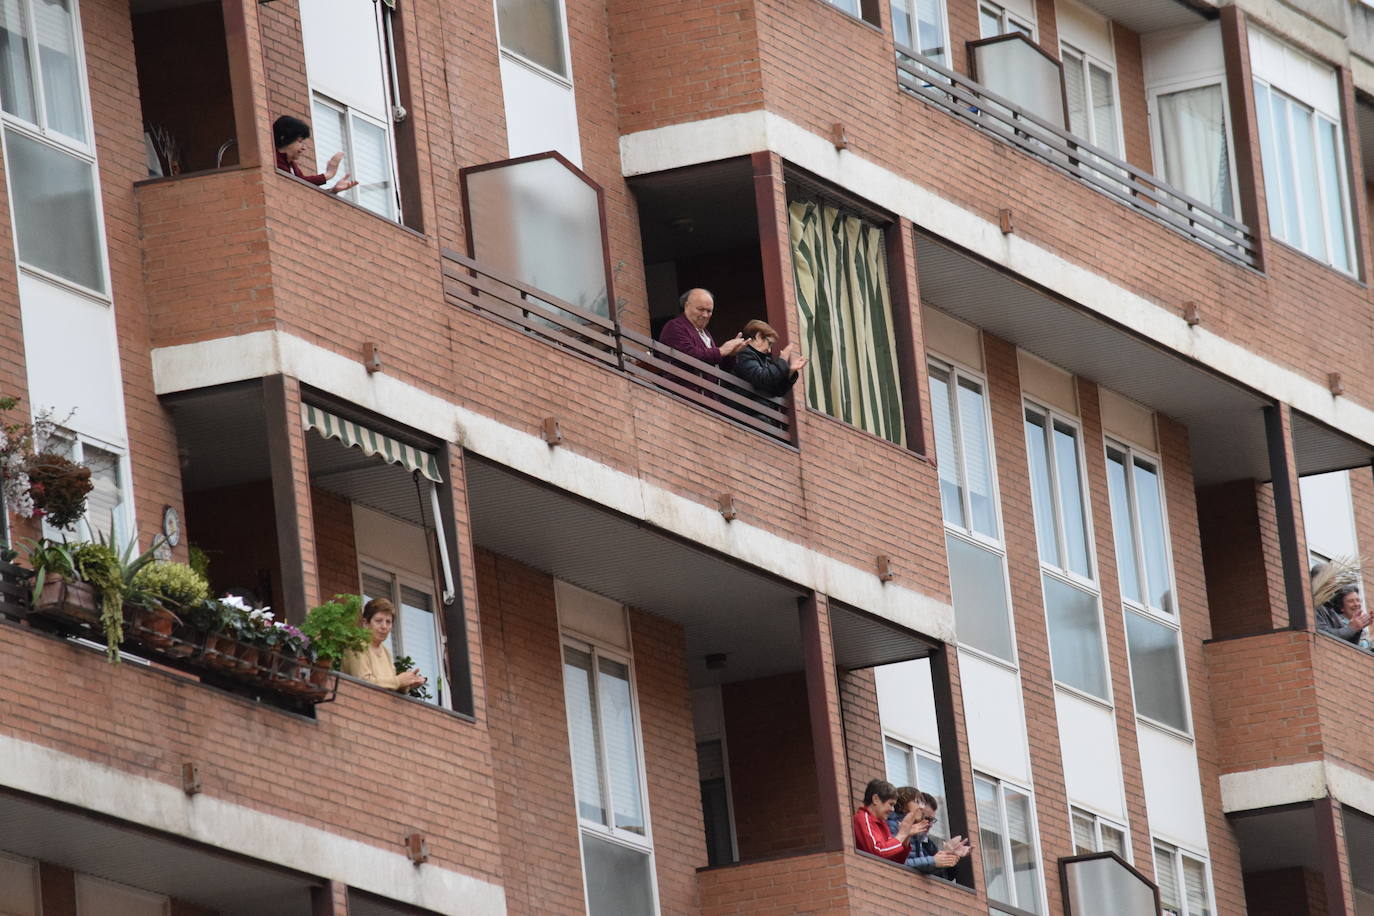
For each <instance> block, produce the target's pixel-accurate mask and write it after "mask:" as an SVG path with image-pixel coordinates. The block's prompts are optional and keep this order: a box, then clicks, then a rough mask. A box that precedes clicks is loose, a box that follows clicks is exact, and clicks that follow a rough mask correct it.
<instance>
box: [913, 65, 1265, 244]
mask: <svg viewBox="0 0 1374 916" xmlns="http://www.w3.org/2000/svg"><path fill="white" fill-rule="evenodd" d="M897 85H898V86H899V87H900V88H901V89H902V90H903V91H905V92H907V93H910V94H911V95H914V96H916V97H918V98H921V99H924V100H925V101H927V102H929V103H930V104H932V105H934V106H935V107H937V108H941V109H943V110H944V111H947V112H949V113H950V114H952V115H955V116H956V117H959V118H961V119H963V120H965V121H967V122H969V123H971V124H973V125H974V126H976V127H978V128H979V129H980V130H983V131H985V132H987V133H989V134H992V135H993V136H995V137H997V138H998V139H1000V140H1002V141H1003V142H1005V143H1009V144H1011V145H1012V146H1015V147H1016V148H1018V149H1020V150H1021V151H1023V152H1025V153H1029V154H1030V155H1032V156H1035V157H1036V158H1037V159H1040V160H1042V161H1044V162H1047V163H1049V164H1050V165H1052V166H1054V167H1055V168H1058V169H1059V170H1061V171H1063V172H1065V173H1066V174H1068V175H1071V176H1073V177H1074V178H1076V179H1078V180H1079V181H1081V182H1083V183H1084V184H1087V185H1089V186H1090V187H1092V188H1094V189H1095V190H1097V191H1100V192H1101V193H1103V194H1106V195H1107V196H1108V197H1112V198H1114V199H1116V200H1118V201H1120V202H1121V203H1123V204H1125V205H1126V206H1128V207H1131V208H1132V209H1134V210H1136V211H1138V212H1140V213H1143V214H1145V215H1147V216H1149V217H1151V218H1152V219H1155V220H1157V221H1159V222H1161V223H1163V224H1164V225H1166V226H1168V227H1169V228H1171V229H1173V230H1174V231H1176V232H1179V233H1181V234H1183V235H1186V236H1188V237H1189V238H1191V239H1192V240H1193V241H1195V242H1197V243H1198V244H1200V245H1203V246H1205V247H1207V248H1210V249H1211V250H1213V251H1215V252H1217V253H1218V254H1221V255H1223V256H1225V257H1227V258H1231V259H1232V260H1235V261H1239V262H1240V263H1242V264H1245V265H1247V266H1250V267H1254V266H1255V265H1256V264H1257V263H1258V260H1259V259H1258V253H1257V242H1256V238H1255V235H1254V233H1253V232H1251V231H1250V228H1249V227H1248V226H1246V225H1245V224H1244V223H1242V222H1240V221H1239V220H1237V219H1235V218H1234V217H1230V216H1227V215H1226V214H1225V213H1222V212H1221V211H1219V210H1217V209H1215V208H1213V207H1212V206H1210V205H1208V204H1205V203H1203V202H1202V201H1200V200H1198V199H1196V198H1194V197H1189V196H1188V195H1187V194H1184V193H1183V192H1182V191H1179V190H1178V189H1176V188H1173V187H1171V186H1170V185H1169V184H1168V183H1167V182H1165V181H1164V180H1163V179H1161V178H1159V177H1158V176H1156V175H1151V174H1149V173H1148V172H1144V171H1141V170H1140V169H1138V168H1136V167H1135V166H1133V165H1131V164H1130V163H1128V162H1126V161H1124V160H1122V159H1120V158H1118V157H1116V156H1114V155H1113V154H1111V153H1109V152H1107V151H1106V150H1103V149H1099V148H1097V147H1095V146H1092V145H1090V144H1087V143H1084V142H1083V141H1082V140H1081V139H1079V138H1078V137H1075V136H1074V135H1073V134H1071V133H1069V132H1068V131H1066V130H1064V129H1063V128H1062V127H1059V126H1057V125H1055V124H1051V123H1050V122H1048V121H1046V120H1044V119H1043V118H1041V117H1039V116H1037V115H1035V114H1032V113H1031V112H1029V111H1027V110H1026V109H1024V108H1022V107H1020V106H1018V105H1016V104H1015V103H1013V102H1010V101H1008V100H1007V99H1005V98H1003V97H1002V96H999V95H997V94H995V93H993V92H990V91H988V90H987V89H986V88H984V87H983V86H982V85H980V84H979V83H976V82H974V81H973V80H971V79H969V78H968V77H967V76H964V75H963V74H960V73H956V72H955V71H953V70H949V69H947V68H945V67H944V66H942V65H941V64H939V63H937V62H936V61H934V60H931V59H930V58H928V57H924V56H922V55H920V54H917V53H915V52H914V51H907V50H901V51H898V52H897Z"/></svg>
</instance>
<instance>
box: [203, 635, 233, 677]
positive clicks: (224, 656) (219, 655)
mask: <svg viewBox="0 0 1374 916" xmlns="http://www.w3.org/2000/svg"><path fill="white" fill-rule="evenodd" d="M238 650H239V644H238V643H237V642H235V641H234V640H233V639H232V638H231V637H229V636H225V635H224V634H223V633H218V632H216V633H206V634H205V645H204V646H203V647H202V648H201V650H200V660H201V661H202V662H204V663H205V665H206V667H209V668H214V669H216V670H218V671H232V670H234V669H235V668H237V667H238V664H239V662H238Z"/></svg>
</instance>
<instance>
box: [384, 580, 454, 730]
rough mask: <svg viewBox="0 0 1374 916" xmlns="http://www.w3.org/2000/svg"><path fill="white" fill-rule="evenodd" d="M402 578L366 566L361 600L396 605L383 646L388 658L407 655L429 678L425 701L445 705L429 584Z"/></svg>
mask: <svg viewBox="0 0 1374 916" xmlns="http://www.w3.org/2000/svg"><path fill="white" fill-rule="evenodd" d="M417 586H421V583H418V582H410V581H409V580H403V579H402V578H401V577H400V576H398V575H397V574H396V573H392V572H386V571H383V570H379V569H375V568H369V569H367V570H365V571H364V572H363V600H364V601H367V600H370V599H372V598H386V599H387V600H388V601H390V602H391V603H392V605H394V606H395V608H396V620H395V624H394V625H393V626H392V629H391V635H390V636H388V637H387V640H386V647H387V648H388V649H389V650H390V651H391V656H392V658H409V659H410V660H411V661H412V662H414V667H415V668H416V669H417V670H419V672H420V673H421V674H423V675H424V676H425V677H426V678H427V679H428V681H429V683H427V684H426V685H425V687H426V689H427V690H428V691H429V697H428V699H429V702H431V703H434V704H435V705H438V706H444V707H448V706H449V703H450V698H449V690H448V682H447V681H446V680H445V679H444V666H443V659H442V658H441V652H440V646H442V644H443V643H442V641H441V639H440V636H439V624H438V620H437V619H436V618H435V616H434V606H435V601H434V594H433V587H432V586H429V585H424V586H422V587H417Z"/></svg>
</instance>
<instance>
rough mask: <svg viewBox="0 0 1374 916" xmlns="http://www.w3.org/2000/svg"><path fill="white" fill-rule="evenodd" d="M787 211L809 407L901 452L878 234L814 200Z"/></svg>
mask: <svg viewBox="0 0 1374 916" xmlns="http://www.w3.org/2000/svg"><path fill="white" fill-rule="evenodd" d="M787 212H788V217H789V220H788V221H789V223H790V226H791V236H792V272H793V275H794V276H795V278H796V286H797V310H798V312H800V315H801V333H802V342H803V347H804V349H803V351H802V352H804V353H807V354H810V356H811V362H810V364H809V365H807V367H806V402H807V404H808V405H810V406H811V407H812V408H814V409H816V410H821V411H824V412H825V413H828V414H830V416H832V417H836V418H838V419H840V420H844V421H845V422H846V423H852V424H853V425H855V426H857V427H859V428H860V429H863V430H866V431H868V432H870V433H873V434H874V435H876V436H882V437H883V438H884V439H887V440H889V441H892V442H896V443H897V444H898V445H905V444H906V427H905V425H904V424H903V422H902V396H901V391H900V389H899V388H898V384H897V348H896V344H895V341H894V340H893V335H892V300H891V296H890V295H889V293H888V285H887V258H886V255H885V252H884V244H883V230H882V229H881V228H880V227H878V226H875V225H873V224H872V223H868V222H865V221H864V220H862V219H860V218H859V217H857V216H854V215H853V214H850V213H846V212H845V211H843V210H840V209H838V208H836V207H832V206H830V205H829V204H826V203H823V202H820V201H814V200H804V201H794V202H792V203H791V204H790V205H789V206H788V208H787Z"/></svg>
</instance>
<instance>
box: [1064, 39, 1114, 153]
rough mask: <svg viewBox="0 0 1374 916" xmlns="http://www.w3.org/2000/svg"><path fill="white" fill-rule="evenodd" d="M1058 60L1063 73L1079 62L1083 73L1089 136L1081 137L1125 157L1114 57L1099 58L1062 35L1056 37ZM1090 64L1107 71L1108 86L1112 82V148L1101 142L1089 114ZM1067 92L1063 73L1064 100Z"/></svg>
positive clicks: (1095, 125)
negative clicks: (1109, 81)
mask: <svg viewBox="0 0 1374 916" xmlns="http://www.w3.org/2000/svg"><path fill="white" fill-rule="evenodd" d="M1070 54H1073V55H1077V57H1078V60H1077V61H1076V62H1071V61H1070V59H1069V55H1070ZM1059 62H1060V65H1061V66H1062V67H1063V68H1064V72H1065V73H1067V72H1068V68H1069V67H1070V66H1079V65H1080V64H1081V70H1080V72H1081V73H1082V75H1083V103H1084V106H1085V109H1084V110H1085V115H1084V117H1085V118H1086V119H1087V123H1088V128H1089V131H1088V132H1089V134H1090V136H1087V137H1083V138H1082V139H1084V140H1086V141H1088V143H1089V144H1091V145H1092V146H1095V147H1097V148H1098V149H1103V150H1106V151H1107V152H1108V153H1111V154H1112V155H1113V156H1116V157H1118V158H1125V152H1124V147H1125V141H1126V129H1125V123H1124V122H1123V120H1122V117H1121V84H1120V81H1119V80H1118V79H1117V73H1116V61H1115V60H1112V61H1106V60H1103V59H1102V58H1100V57H1098V56H1097V55H1096V54H1093V53H1092V52H1091V51H1085V50H1083V49H1082V48H1080V47H1078V45H1076V44H1073V43H1072V42H1068V41H1064V40H1063V39H1060V41H1059ZM1093 67H1097V68H1099V69H1101V70H1103V71H1105V72H1106V73H1107V76H1108V77H1109V78H1110V80H1111V86H1112V118H1113V120H1114V122H1115V125H1114V126H1115V127H1116V145H1115V147H1114V148H1110V149H1109V148H1108V147H1106V146H1104V145H1103V143H1102V141H1101V139H1100V138H1099V137H1098V136H1097V121H1096V120H1095V119H1094V118H1093V87H1092V68H1093ZM1068 92H1069V87H1068V79H1067V77H1065V79H1064V98H1065V101H1066V102H1067V100H1068ZM1067 114H1068V110H1067V108H1066V109H1065V115H1066V116H1067ZM1069 132H1070V133H1072V132H1073V129H1072V128H1070V129H1069Z"/></svg>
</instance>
